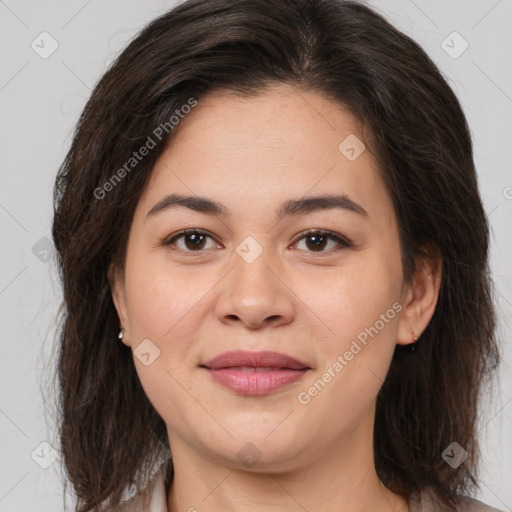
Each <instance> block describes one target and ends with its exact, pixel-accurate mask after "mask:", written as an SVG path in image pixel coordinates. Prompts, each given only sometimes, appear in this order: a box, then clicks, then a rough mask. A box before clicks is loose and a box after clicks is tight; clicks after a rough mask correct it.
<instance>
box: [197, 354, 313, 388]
mask: <svg viewBox="0 0 512 512" xmlns="http://www.w3.org/2000/svg"><path fill="white" fill-rule="evenodd" d="M200 367H201V368H204V369H205V370H206V371H207V372H208V373H209V374H210V376H211V377H212V378H213V380H214V381H215V382H217V383H218V384H220V385H222V386H224V387H226V388H228V389H230V390H232V391H234V392H235V393H237V394H241V395H253V396H255V395H266V394H269V393H272V392H274V391H276V390H278V389H280V388H282V387H284V386H286V385H289V384H292V383H294V382H297V381H298V380H300V379H302V377H303V376H304V375H305V374H306V373H307V372H308V371H309V370H311V368H310V367H309V366H308V365H307V364H305V363H303V362H302V361H299V360H298V359H295V358H293V357H290V356H288V355H286V354H281V353H278V352H270V351H265V352H245V351H235V352H225V353H223V354H220V355H219V356H216V357H214V358H213V359H210V360H208V361H207V362H206V363H205V364H203V365H200Z"/></svg>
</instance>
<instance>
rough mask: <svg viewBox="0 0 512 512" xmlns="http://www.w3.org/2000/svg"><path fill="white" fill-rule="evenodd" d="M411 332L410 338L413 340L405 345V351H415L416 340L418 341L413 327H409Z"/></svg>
mask: <svg viewBox="0 0 512 512" xmlns="http://www.w3.org/2000/svg"><path fill="white" fill-rule="evenodd" d="M411 333H412V339H413V340H414V341H413V342H412V343H410V344H409V345H407V351H408V352H416V341H418V336H417V334H416V333H415V332H414V329H412V328H411Z"/></svg>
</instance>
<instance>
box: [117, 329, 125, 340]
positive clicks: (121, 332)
mask: <svg viewBox="0 0 512 512" xmlns="http://www.w3.org/2000/svg"><path fill="white" fill-rule="evenodd" d="M123 336H124V327H121V330H120V331H119V335H118V336H117V337H118V338H119V339H120V340H122V339H123Z"/></svg>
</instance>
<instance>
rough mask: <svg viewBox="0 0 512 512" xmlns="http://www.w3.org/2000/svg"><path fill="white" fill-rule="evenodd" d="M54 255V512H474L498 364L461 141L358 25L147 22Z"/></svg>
mask: <svg viewBox="0 0 512 512" xmlns="http://www.w3.org/2000/svg"><path fill="white" fill-rule="evenodd" d="M53 237H54V241H55V245H56V248H57V251H58V254H59V263H60V268H61V275H62V280H63V287H64V301H65V311H64V318H63V326H62V333H61V339H60V343H61V347H60V360H59V379H60V386H61V396H60V408H61V415H62V416H61V420H60V421H61V423H60V424H61V448H62V454H63V458H64V464H65V468H66V471H67V473H68V475H69V478H70V481H71V483H72V485H73V489H74V491H75V493H76V496H77V505H76V510H77V511H80V512H85V511H88V510H121V511H128V510H131V511H135V510H136V511H140V510H152V511H159V512H163V511H169V512H175V511H178V510H180V511H181V510H189V511H193V510H198V511H218V510H244V511H266V510H287V511H292V510H293V511H295V510H297V511H298V510H308V511H311V512H312V511H334V510H336V511H339V510H347V511H348V510H354V511H355V510H357V511H360V510H361V511H362V510H379V511H382V512H390V511H395V512H398V511H402V512H405V511H410V512H413V511H423V512H425V511H427V510H436V511H440V510H494V509H491V508H490V507H486V506H485V505H483V504H482V503H480V502H477V501H476V500H472V499H470V498H466V497H465V494H468V493H469V491H471V490H473V489H474V488H475V486H476V485H477V472H476V470H477V463H478V445H477V439H476V418H477V412H478V403H479V402H478V397H479V395H480V392H481V390H482V386H483V385H484V384H485V383H486V381H487V380H488V378H489V377H490V376H491V375H492V372H493V370H494V369H495V368H496V366H497V364H498V361H499V356H498V351H497V346H496V340H495V334H494V331H495V312H494V310H493V305H492V299H491V294H490V276H489V270H488V263H487V260H488V224H487V219H486V216H485V213H484V210H483V207H482V202H481V199H480V195H479V191H478V188H477V179H476V173H475V167H474V162H473V158H472V143H471V138H470V133H469V129H468V126H467V124H466V120H465V117H464V114H463V112H462V109H461V106H460V104H459V102H458V100H457V98H456V97H455V95H454V93H453V91H452V90H451V89H450V87H449V86H448V85H447V83H446V81H445V80H444V79H443V77H442V76H441V74H440V72H439V70H438V69H437V68H436V66H435V65H434V64H433V63H432V61H431V60H430V59H429V57H428V56H427V55H426V54H425V52H424V51H423V50H422V49H421V48H420V47H419V46H418V45H417V44H416V43H415V42H413V41H412V40H411V39H410V38H408V37H407V36H405V35H404V34H402V33H401V32H399V31H397V29H395V28H394V27H392V26H391V25H390V24H389V23H388V22H387V21H385V20H384V19H383V18H382V17H381V16H380V15H378V14H376V13H375V12H373V11H372V10H371V9H370V8H368V7H366V6H364V5H361V4H359V3H357V2H349V1H343V0H311V1H301V2H297V1H295V0H256V1H252V2H246V1H243V0H230V1H227V0H188V1H186V2H184V3H182V4H180V5H178V6H177V7H175V8H174V9H172V10H171V11H169V12H168V13H166V14H164V15H163V16H161V17H159V18H158V19H156V20H154V21H153V22H152V23H151V24H149V25H148V26H147V27H146V28H145V29H144V30H143V31H142V32H141V33H140V34H139V35H138V36H137V37H136V38H135V39H134V40H133V41H132V42H131V43H130V44H129V45H128V47H127V48H126V49H125V50H124V51H123V52H122V54H121V55H120V56H119V57H118V59H117V60H116V61H115V62H114V64H113V65H112V66H111V68H110V70H109V71H108V72H107V73H106V74H105V75H104V76H103V78H102V79H101V81H100V82H99V83H98V85H97V86H96V88H95V89H94V91H93V93H92V96H91V98H90V100H89V102H88V104H87V105H86V107H85V110H84V112H83V114H82V116H81V119H80V122H79V124H78V127H77V130H76V133H75V136H74V139H73V143H72V147H71V149H70V151H69V153H68V155H67V157H66V160H65V162H64V163H63V165H62V167H61V169H60V171H59V174H58V177H57V181H56V185H55V217H54V224H53ZM101 507H103V508H101ZM479 507H480V508H479Z"/></svg>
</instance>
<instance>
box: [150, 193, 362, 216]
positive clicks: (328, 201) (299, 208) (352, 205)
mask: <svg viewBox="0 0 512 512" xmlns="http://www.w3.org/2000/svg"><path fill="white" fill-rule="evenodd" d="M175 206H183V207H185V208H188V209H190V210H193V211H195V212H199V213H203V214H206V215H215V216H220V217H229V215H230V212H229V210H228V209H227V208H226V206H224V205H223V204H222V203H219V202H217V201H214V200H212V199H209V198H207V197H201V196H185V195H179V194H169V195H166V196H164V197H163V198H162V199H161V200H160V201H158V202H157V203H156V204H155V205H154V206H153V207H152V208H151V210H149V212H148V213H147V215H146V220H147V219H148V218H149V217H154V216H156V215H158V214H159V213H161V212H163V211H165V210H168V209H169V208H173V207H175ZM330 209H340V210H344V211H348V212H352V213H356V214H358V215H361V216H362V217H365V218H368V217H369V216H368V213H367V212H366V210H365V209H364V208H363V207H362V206H361V205H359V204H358V203H356V202H354V201H352V199H350V198H349V197H348V196H347V195H345V194H341V195H321V196H312V197H305V198H301V199H290V200H288V201H285V202H284V203H282V204H281V206H280V207H279V208H278V209H277V210H276V216H277V217H278V218H279V219H282V218H284V217H288V216H292V215H302V214H306V213H311V212H316V211H320V210H330Z"/></svg>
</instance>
